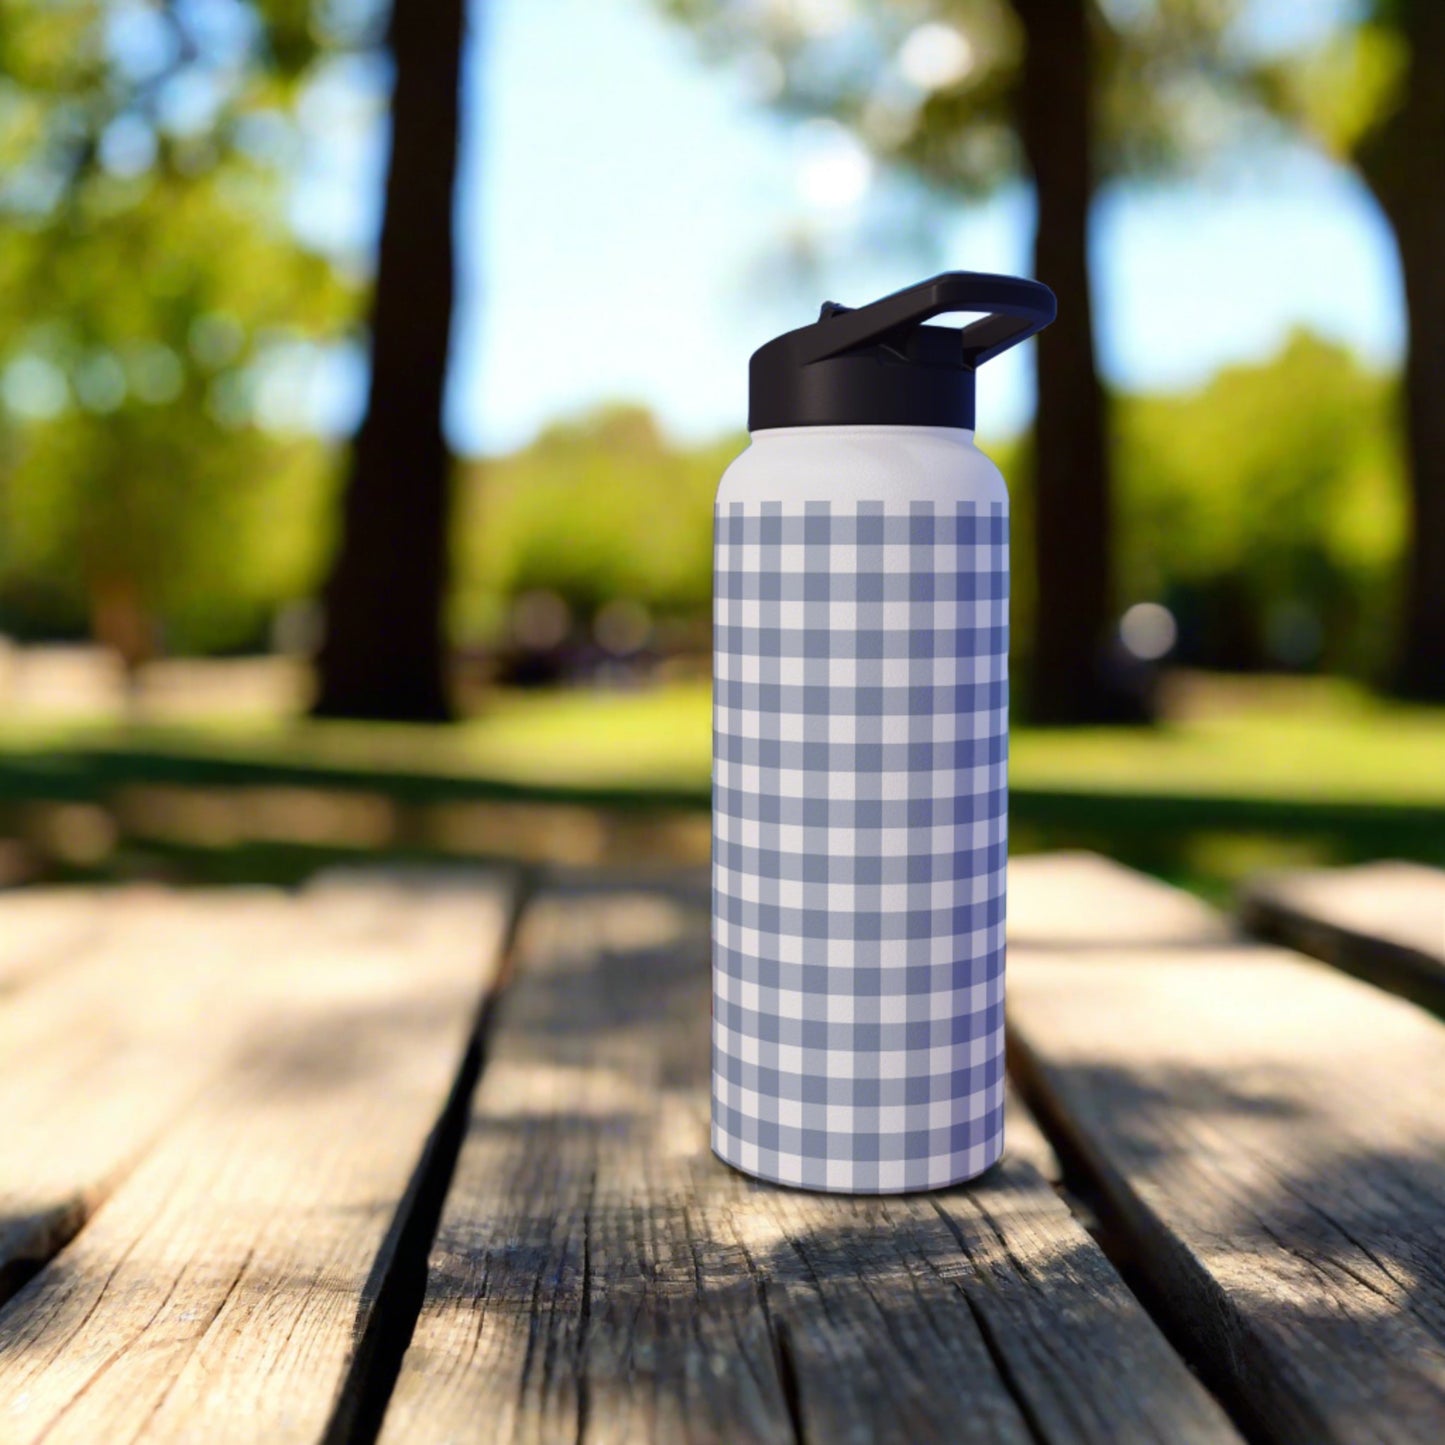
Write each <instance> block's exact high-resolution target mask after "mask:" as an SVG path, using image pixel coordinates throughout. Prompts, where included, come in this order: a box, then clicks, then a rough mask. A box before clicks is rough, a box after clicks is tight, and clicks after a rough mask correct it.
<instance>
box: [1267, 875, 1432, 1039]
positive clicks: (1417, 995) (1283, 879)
mask: <svg viewBox="0 0 1445 1445" xmlns="http://www.w3.org/2000/svg"><path fill="white" fill-rule="evenodd" d="M1239 913H1240V918H1241V920H1242V921H1243V923H1244V926H1245V927H1246V928H1248V929H1250V930H1251V931H1252V932H1254V933H1258V934H1261V935H1263V936H1264V937H1266V938H1273V939H1276V940H1278V941H1279V942H1281V943H1287V944H1289V945H1290V946H1291V947H1292V948H1298V949H1300V950H1301V951H1302V952H1304V953H1310V954H1313V955H1314V956H1315V957H1316V958H1322V959H1324V960H1325V961H1326V962H1327V963H1332V964H1334V965H1335V966H1336V967H1338V968H1344V969H1347V970H1348V971H1349V972H1350V973H1354V974H1358V975H1359V976H1360V977H1361V978H1367V979H1369V980H1370V981H1371V982H1372V983H1377V984H1379V985H1380V986H1381V987H1383V988H1387V989H1389V990H1391V991H1392V992H1394V993H1401V994H1404V995H1405V996H1406V997H1407V998H1412V999H1414V1000H1415V1001H1416V1002H1417V1003H1422V1004H1424V1005H1425V1006H1426V1007H1427V1008H1431V1009H1433V1010H1434V1011H1435V1012H1436V1013H1439V1014H1445V870H1441V869H1439V868H1427V867H1425V866H1424V865H1423V864H1419V863H1368V864H1364V865H1362V866H1361V867H1358V868H1313V869H1300V870H1296V871H1292V872H1286V873H1274V874H1269V875H1266V876H1264V877H1261V878H1256V879H1253V880H1251V881H1250V882H1249V883H1248V884H1247V885H1246V886H1245V888H1244V889H1243V891H1242V893H1241V895H1240V900H1239Z"/></svg>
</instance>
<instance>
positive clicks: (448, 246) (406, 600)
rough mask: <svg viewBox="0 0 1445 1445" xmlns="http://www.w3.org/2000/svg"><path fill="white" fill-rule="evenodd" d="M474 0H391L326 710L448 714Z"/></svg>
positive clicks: (321, 663)
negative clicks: (375, 226)
mask: <svg viewBox="0 0 1445 1445" xmlns="http://www.w3.org/2000/svg"><path fill="white" fill-rule="evenodd" d="M465 11H466V3H465V0H394V4H393V9H392V16H391V28H390V45H391V52H392V56H393V60H394V63H395V67H396V77H395V86H394V90H393V94H392V103H391V118H392V126H391V158H390V161H389V163H388V167H387V178H386V211H385V216H384V219H383V222H382V230H381V245H380V251H379V256H378V261H377V273H376V290H375V295H374V298H373V301H372V313H371V344H372V356H371V386H370V395H369V397H368V401H367V411H366V419H365V421H364V422H363V423H362V425H361V430H360V432H359V434H358V436H357V439H356V448H355V454H354V458H353V462H352V470H351V480H350V484H349V486H348V488H347V492H346V498H345V502H344V504H343V509H342V537H341V545H340V550H339V552H338V554H337V557H336V561H335V564H334V567H333V571H332V573H331V577H330V579H329V581H328V583H327V586H326V592H325V605H326V635H325V640H324V641H323V643H322V646H321V652H320V656H319V658H318V670H319V674H320V691H319V696H318V698H317V702H316V707H315V711H316V712H317V713H318V714H320V715H323V716H328V717H356V718H392V719H399V720H419V721H441V720H444V719H446V718H448V717H450V716H451V705H450V701H449V698H448V690H447V682H446V672H447V658H446V642H445V633H444V619H443V608H444V604H445V598H446V582H447V570H448V568H447V551H448V547H447V523H448V519H449V512H450V493H451V458H450V455H449V453H448V451H447V446H446V441H445V438H444V436H443V432H442V402H443V396H444V392H445V386H446V372H447V353H448V349H449V344H450V339H451V319H452V291H453V274H452V204H453V201H452V195H453V187H454V182H455V177H456V163H457V136H458V120H459V110H460V95H459V91H460V70H461V67H460V61H461V50H462V41H463V36H464V32H465V27H466V19H465Z"/></svg>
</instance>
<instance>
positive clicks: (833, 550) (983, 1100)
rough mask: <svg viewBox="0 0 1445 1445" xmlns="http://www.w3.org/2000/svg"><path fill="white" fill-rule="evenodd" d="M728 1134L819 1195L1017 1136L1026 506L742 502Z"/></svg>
mask: <svg viewBox="0 0 1445 1445" xmlns="http://www.w3.org/2000/svg"><path fill="white" fill-rule="evenodd" d="M715 567H716V575H715V579H714V580H715V590H714V624H715V627H714V660H713V943H714V948H713V1124H712V1139H713V1148H714V1150H715V1151H716V1152H717V1154H718V1155H719V1156H720V1157H721V1158H722V1159H724V1160H726V1161H727V1162H728V1163H729V1164H733V1165H736V1166H737V1167H738V1168H739V1169H743V1170H746V1171H747V1172H748V1173H750V1174H755V1175H758V1176H760V1177H762V1178H764V1179H772V1180H776V1181H778V1182H779V1183H784V1184H796V1185H802V1186H804V1187H807V1188H813V1189H828V1190H840V1191H847V1192H859V1193H863V1192H870V1193H871V1192H888V1191H898V1190H908V1189H926V1188H936V1187H939V1186H942V1185H945V1184H950V1183H953V1182H955V1181H957V1180H959V1179H963V1178H967V1177H969V1176H971V1175H974V1174H977V1173H979V1172H980V1171H982V1170H983V1169H985V1168H987V1167H988V1165H990V1164H991V1163H993V1161H994V1160H995V1159H997V1158H998V1156H999V1154H1000V1153H1001V1152H1002V1149H1003V1077H1004V1075H1003V1062H1004V1059H1003V1047H1004V1042H1003V975H1004V876H1005V862H1006V853H1007V821H1008V790H1007V766H1008V517H1007V514H1006V512H1005V510H1004V508H1003V506H1002V505H1001V504H998V503H974V502H937V503H935V502H919V501H915V502H907V503H888V504H885V503H883V502H850V503H830V502H807V503H798V504H788V505H784V504H781V503H778V502H761V503H759V502H748V503H740V502H730V503H720V504H719V506H718V508H717V514H716V549H715Z"/></svg>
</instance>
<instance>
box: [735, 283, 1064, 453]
mask: <svg viewBox="0 0 1445 1445" xmlns="http://www.w3.org/2000/svg"><path fill="white" fill-rule="evenodd" d="M949 311H969V312H982V313H984V314H983V315H982V316H981V317H980V318H979V319H978V320H977V321H973V322H971V323H970V324H969V325H967V326H965V327H963V328H962V329H959V328H956V327H952V326H925V325H924V324H923V323H924V322H925V321H928V320H930V319H931V318H933V317H935V316H941V315H943V314H944V313H945V312H949ZM1055 311H1056V303H1055V301H1054V293H1053V292H1052V291H1050V290H1049V288H1048V287H1047V286H1045V285H1043V284H1042V282H1039V281H1026V280H1024V279H1023V278H1022V277H1019V276H990V275H987V274H985V273H984V272H981V271H946V272H944V274H943V275H941V276H935V277H934V278H933V279H932V280H931V281H921V282H919V284H918V285H917V286H910V287H908V288H907V289H906V290H904V291H895V292H894V293H893V295H891V296H885V297H883V299H882V300H881V301H874V302H873V303H872V304H871V305H868V306H862V307H859V308H858V309H857V310H853V309H852V308H850V307H847V306H839V305H837V304H835V303H834V302H832V301H828V302H825V303H824V305H823V309H822V312H821V313H820V315H819V317H818V319H817V321H815V322H814V323H813V324H812V325H811V326H803V327H800V328H799V329H798V330H797V331H789V332H787V333H785V334H784V335H782V336H779V337H776V338H775V339H774V340H772V341H770V342H768V344H767V345H766V346H763V347H760V348H759V349H758V350H757V351H755V352H754V353H753V359H752V362H751V364H750V365H749V368H748V430H749V431H765V430H767V429H768V428H770V427H783V426H850V425H864V426H951V427H965V428H971V427H972V426H973V390H974V388H973V373H974V370H975V369H976V368H977V367H979V366H981V365H983V363H984V362H985V361H988V360H989V359H990V358H991V357H994V356H997V355H998V354H999V352H1001V351H1007V350H1008V349H1009V347H1010V346H1015V345H1017V344H1018V343H1019V342H1020V341H1023V340H1024V339H1025V338H1026V337H1029V336H1032V335H1033V334H1034V333H1035V332H1036V331H1042V330H1043V328H1044V327H1045V326H1047V325H1048V324H1049V322H1051V321H1052V320H1053V319H1054V314H1055Z"/></svg>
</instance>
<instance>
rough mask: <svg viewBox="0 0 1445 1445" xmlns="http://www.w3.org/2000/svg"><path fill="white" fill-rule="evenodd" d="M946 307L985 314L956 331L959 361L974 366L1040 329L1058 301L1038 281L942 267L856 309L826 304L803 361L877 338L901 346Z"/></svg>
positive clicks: (811, 330) (872, 343) (874, 342)
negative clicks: (938, 273) (940, 271)
mask: <svg viewBox="0 0 1445 1445" xmlns="http://www.w3.org/2000/svg"><path fill="white" fill-rule="evenodd" d="M949 311H981V312H984V313H985V314H984V315H983V316H982V317H980V319H979V320H977V321H974V322H971V323H970V324H969V325H967V326H965V327H962V328H961V329H960V330H959V332H958V338H959V341H960V342H961V343H962V347H963V364H964V365H965V366H970V367H975V366H982V365H983V363H984V362H985V361H989V360H991V359H992V358H993V357H995V356H997V355H998V354H999V353H1000V352H1002V351H1007V350H1008V349H1009V347H1011V346H1017V345H1018V343H1019V342H1020V341H1024V340H1026V339H1027V338H1028V337H1030V336H1032V335H1033V334H1034V333H1035V332H1036V331H1042V330H1043V329H1044V327H1045V326H1047V325H1048V324H1049V322H1051V321H1052V320H1053V319H1054V316H1055V315H1056V314H1057V312H1058V303H1057V302H1056V301H1055V300H1054V293H1053V292H1052V291H1050V290H1049V288H1048V287H1047V286H1045V285H1044V284H1043V282H1041V281H1027V280H1024V279H1023V278H1022V277H1019V276H991V275H989V274H988V273H987V272H985V271H945V272H944V273H943V274H942V275H941V276H935V277H933V279H932V280H931V281H920V282H919V283H918V285H916V286H909V287H907V288H906V289H905V290H902V291H895V292H894V293H893V294H892V295H891V296H885V297H883V298H882V300H879V301H874V302H871V303H870V304H869V305H867V306H860V307H858V308H857V310H849V309H848V308H846V307H841V306H835V305H834V304H833V303H832V302H829V303H828V304H827V305H825V306H824V307H823V314H822V315H821V316H820V317H819V318H818V321H817V322H816V324H815V325H813V326H811V327H809V328H808V331H809V333H811V334H810V335H809V343H810V344H809V346H808V348H807V352H806V354H805V356H804V360H805V361H808V362H812V361H823V360H825V359H827V358H828V357H830V356H837V355H839V354H840V353H842V352H845V351H853V350H856V349H857V348H858V347H860V346H876V345H878V344H879V343H880V342H882V343H890V344H894V345H897V344H900V343H902V342H905V341H906V340H907V338H908V336H909V334H910V333H912V332H913V331H914V330H915V329H916V328H917V327H919V326H922V325H923V323H924V322H926V321H930V320H932V319H933V317H935V316H942V315H943V314H944V313H945V312H949Z"/></svg>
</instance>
